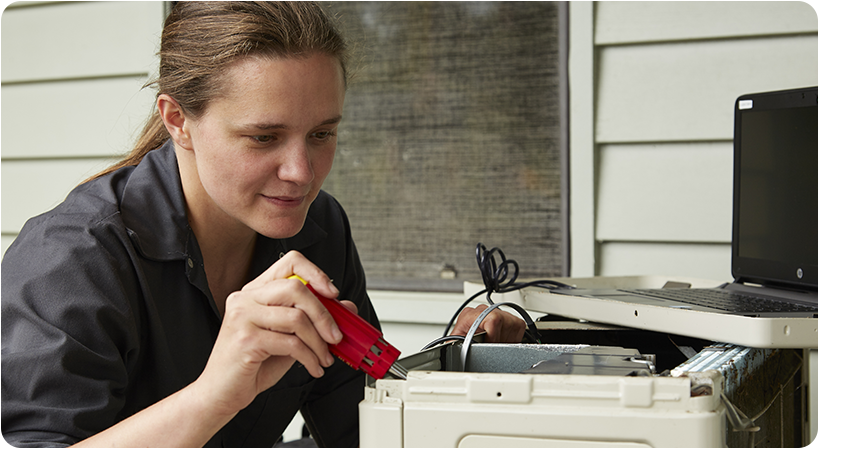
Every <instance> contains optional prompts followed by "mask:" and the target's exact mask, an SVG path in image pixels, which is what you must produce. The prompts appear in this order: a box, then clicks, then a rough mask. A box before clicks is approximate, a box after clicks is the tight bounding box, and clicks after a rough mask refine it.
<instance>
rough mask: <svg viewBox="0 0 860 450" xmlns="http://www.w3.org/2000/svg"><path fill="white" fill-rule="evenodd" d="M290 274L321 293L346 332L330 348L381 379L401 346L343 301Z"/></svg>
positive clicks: (315, 292) (352, 364)
mask: <svg viewBox="0 0 860 450" xmlns="http://www.w3.org/2000/svg"><path fill="white" fill-rule="evenodd" d="M290 278H296V279H298V280H299V281H301V282H302V283H304V284H305V286H307V287H308V289H310V291H311V292H313V294H314V295H316V296H317V298H318V299H319V301H320V302H321V303H322V304H323V306H325V307H326V309H327V310H328V312H329V313H330V314H331V316H332V317H333V318H334V321H335V323H337V326H338V327H339V328H340V332H341V333H343V339H341V341H340V342H339V343H338V344H337V345H332V344H329V346H328V347H329V351H331V352H332V354H334V355H335V356H337V357H338V358H340V359H341V360H342V361H343V362H345V363H347V364H348V365H349V366H350V367H352V368H353V369H361V371H362V372H364V373H366V374H368V375H370V376H372V377H373V378H375V379H377V380H378V379H380V378H382V377H383V376H384V375H385V374H386V373H387V372H388V369H390V368H391V365H392V364H394V362H395V361H397V358H398V357H399V356H400V350H397V349H396V348H394V346H393V345H391V344H389V343H388V342H386V341H385V339H382V332H381V331H379V330H377V329H376V328H374V327H373V325H371V324H369V323H367V321H366V320H364V319H363V318H361V316H359V315H358V314H355V313H354V312H352V311H350V310H348V309H346V307H344V306H343V305H341V303H340V302H339V301H337V300H333V299H330V298H327V297H323V296H322V295H320V294H319V293H317V291H315V290H314V288H313V287H311V285H309V284H307V282H306V281H305V280H302V279H301V278H300V277H298V276H296V275H293V276H292V277H290Z"/></svg>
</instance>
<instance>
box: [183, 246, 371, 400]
mask: <svg viewBox="0 0 860 450" xmlns="http://www.w3.org/2000/svg"><path fill="white" fill-rule="evenodd" d="M292 275H298V276H300V277H301V278H303V279H304V280H307V281H308V283H309V284H310V285H311V286H313V287H314V289H315V290H316V291H317V292H319V293H320V294H321V295H323V296H327V297H330V298H337V295H338V290H337V288H336V287H335V286H334V285H333V284H332V283H331V281H330V280H329V278H328V276H327V275H326V274H325V273H324V272H323V271H322V270H320V269H319V268H318V267H316V266H315V265H314V264H313V263H311V262H310V261H308V260H307V259H305V257H304V256H302V255H301V254H300V253H298V252H290V253H288V254H286V255H285V256H284V257H283V258H281V259H280V260H279V261H278V262H276V263H275V264H273V265H272V266H271V267H270V268H269V269H268V270H266V271H265V272H264V273H263V274H261V275H260V276H259V277H257V278H256V279H255V280H253V281H251V282H250V283H248V284H247V285H246V286H245V287H244V288H242V290H241V291H238V292H234V293H232V294H230V296H229V297H227V304H226V309H225V313H224V320H223V323H222V325H221V330H220V332H219V334H218V338H217V340H216V341H215V346H214V348H213V350H212V354H211V355H210V357H209V361H208V362H207V364H206V368H205V369H204V370H203V373H202V374H201V375H200V377H199V378H198V380H197V381H196V382H195V383H194V384H195V385H197V386H198V387H200V388H202V391H201V392H206V395H207V396H208V397H209V398H210V399H211V400H212V402H213V407H214V408H215V410H214V411H215V412H220V413H221V414H230V415H235V414H236V413H237V412H238V411H240V410H241V409H243V408H245V407H246V406H247V405H249V404H250V403H251V402H252V401H253V400H254V398H255V397H256V396H257V395H258V394H259V393H260V392H262V391H264V390H266V389H268V388H269V387H271V386H273V385H274V384H275V383H276V382H277V381H278V380H279V379H281V377H283V376H284V374H285V373H286V372H287V370H289V368H290V367H291V366H292V365H293V364H294V363H295V362H296V361H298V362H300V363H301V364H302V365H303V366H304V367H305V368H306V369H307V371H308V373H310V374H311V375H312V376H314V377H321V376H323V374H324V368H325V367H329V366H330V365H331V364H332V363H334V357H333V356H332V355H331V353H330V352H329V350H328V345H329V344H337V343H338V342H340V340H341V338H342V335H341V332H340V330H339V329H338V327H337V325H336V324H335V321H334V319H333V318H332V317H331V315H330V314H329V312H328V310H326V308H325V307H324V306H323V305H322V304H321V303H320V302H319V300H317V298H316V296H314V295H313V294H312V293H311V291H310V290H309V289H308V288H307V287H306V286H305V285H304V284H302V283H301V281H299V280H296V279H287V278H288V277H289V276H292ZM343 303H344V304H345V306H347V307H348V308H350V309H351V310H353V311H356V310H357V308H356V307H355V305H354V304H353V303H352V302H343Z"/></svg>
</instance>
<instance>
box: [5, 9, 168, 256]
mask: <svg viewBox="0 0 860 450" xmlns="http://www.w3.org/2000/svg"><path fill="white" fill-rule="evenodd" d="M163 18H164V4H163V3H162V2H47V3H38V2H19V3H14V4H12V5H9V6H8V7H7V8H6V9H5V10H4V11H3V16H2V52H0V53H2V88H0V90H2V91H0V95H2V142H1V143H0V146H1V147H2V163H0V165H2V199H0V202H2V213H3V214H2V221H0V222H2V223H0V228H2V249H3V252H5V250H6V248H8V246H9V245H10V244H11V243H12V241H13V240H14V238H15V236H17V233H18V231H19V230H20V229H21V226H23V224H24V222H25V221H26V220H27V219H28V218H29V217H32V216H34V215H36V214H40V213H42V212H44V211H47V210H49V209H50V208H52V207H54V206H55V205H57V204H58V203H59V202H61V201H62V200H63V198H65V196H66V194H67V193H68V192H69V190H71V189H72V188H73V187H74V186H75V185H77V184H78V183H79V182H80V181H82V180H84V179H85V178H86V177H87V176H89V175H91V174H93V173H95V172H97V171H99V170H101V169H103V168H104V167H107V166H108V165H109V164H110V163H112V162H114V161H115V160H116V159H117V158H118V156H119V155H121V154H123V153H125V152H127V151H128V150H129V146H130V145H131V143H132V142H133V140H134V138H135V136H136V135H137V133H138V131H139V127H140V125H141V123H142V122H143V120H144V119H145V118H146V117H147V115H148V114H149V112H150V110H151V109H150V108H151V107H152V102H153V99H154V97H153V92H152V90H150V89H142V88H143V85H144V84H145V83H146V82H147V81H148V80H149V79H151V77H152V76H153V74H154V73H155V71H157V68H158V59H157V57H156V55H155V54H156V51H157V50H158V41H159V37H160V33H161V24H162V21H163Z"/></svg>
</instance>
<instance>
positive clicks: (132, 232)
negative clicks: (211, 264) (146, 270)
mask: <svg viewBox="0 0 860 450" xmlns="http://www.w3.org/2000/svg"><path fill="white" fill-rule="evenodd" d="M311 209H313V206H312V207H311ZM120 212H121V214H122V216H123V220H124V221H125V225H126V229H127V232H128V234H129V236H131V238H132V240H133V241H134V242H135V245H136V246H137V247H138V250H139V251H140V252H141V253H142V254H143V256H145V257H147V258H149V259H154V260H176V259H184V258H186V257H187V256H189V255H188V253H189V249H190V248H192V247H193V248H196V242H195V243H193V244H192V243H191V242H190V240H191V239H194V233H193V232H192V231H191V226H190V225H189V223H188V215H187V213H186V209H185V196H184V195H183V191H182V182H181V180H180V177H179V166H178V164H177V162H176V153H175V151H174V146H173V141H172V140H170V139H168V140H167V142H165V143H164V145H162V146H161V147H159V148H157V149H155V150H151V151H150V152H149V153H147V154H146V156H144V158H143V159H142V160H141V162H140V164H138V166H137V167H135V168H134V170H133V171H132V173H131V175H130V176H129V178H128V182H127V183H126V185H125V187H124V188H123V192H122V200H121V201H120ZM326 236H327V233H326V232H325V231H324V230H323V229H322V227H320V226H319V225H318V224H317V223H316V222H315V221H314V220H313V218H312V217H311V214H310V213H309V214H308V217H307V218H306V219H305V224H304V226H303V227H302V229H301V231H299V233H298V234H296V235H295V236H293V237H290V238H286V239H268V238H265V237H263V236H259V239H261V240H263V241H265V242H262V243H258V249H261V250H262V249H264V248H268V249H270V250H264V251H263V252H262V253H263V254H260V255H259V256H261V257H263V258H265V259H269V258H277V257H280V256H282V255H283V254H284V253H286V252H289V251H290V250H302V249H304V248H307V247H309V246H311V245H313V244H315V243H317V242H319V241H321V240H323V239H324V238H325V237H326ZM260 244H263V246H260Z"/></svg>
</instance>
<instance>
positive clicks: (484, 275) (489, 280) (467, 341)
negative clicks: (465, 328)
mask: <svg viewBox="0 0 860 450" xmlns="http://www.w3.org/2000/svg"><path fill="white" fill-rule="evenodd" d="M496 255H498V257H499V258H500V261H499V262H498V263H497V261H496ZM475 258H476V259H477V262H478V269H479V270H480V271H481V279H482V280H483V283H484V289H483V290H481V291H480V292H478V293H476V294H475V295H473V296H471V297H469V299H468V300H466V301H465V302H463V304H462V305H460V307H459V308H458V309H457V312H455V313H454V316H453V317H451V320H450V321H449V322H448V326H447V327H445V332H444V333H443V334H442V337H441V338H439V339H436V340H434V341H433V342H431V343H429V344H427V345H426V346H424V349H425V350H426V349H428V348H431V347H433V346H435V345H437V344H439V343H441V342H446V341H451V340H463V349H462V353H461V359H462V363H463V369H464V370H465V368H466V360H467V358H468V352H469V346H470V345H471V342H472V337H473V336H474V335H475V332H476V331H477V329H478V327H479V326H480V324H481V322H482V321H483V320H484V318H486V317H487V315H489V314H490V313H491V312H492V311H493V310H494V309H497V308H499V307H500V306H508V307H511V308H513V309H514V310H515V311H517V313H519V314H520V316H522V318H523V320H525V321H526V325H527V327H528V331H527V333H528V334H529V335H530V337H531V340H533V341H534V342H537V343H540V334H539V333H538V331H537V327H536V326H535V324H534V321H533V320H532V319H531V317H530V316H529V315H528V313H527V312H526V311H525V310H524V309H523V308H522V307H521V306H519V305H517V304H515V303H510V302H502V303H494V302H493V299H492V294H493V293H499V294H503V293H506V292H512V291H516V290H519V289H523V288H526V287H530V286H537V287H542V288H546V289H558V288H570V286H568V285H566V284H564V283H559V282H557V281H552V280H536V281H530V282H526V283H517V282H516V280H517V277H518V276H519V271H520V268H519V264H517V262H516V261H514V260H512V259H507V258H506V257H505V253H504V252H503V251H502V250H501V249H500V248H498V247H493V248H492V249H490V250H487V247H485V246H484V244H482V243H480V242H479V243H478V245H477V247H476V248H475ZM508 276H510V279H508ZM483 294H486V295H487V303H489V304H490V307H489V308H487V309H485V310H484V311H483V312H482V313H481V314H480V315H479V316H478V318H477V319H476V320H475V322H474V323H472V326H471V327H470V328H469V332H468V333H467V334H466V336H448V333H449V332H450V331H451V327H452V326H453V325H454V322H455V321H456V320H457V317H459V316H460V313H461V312H462V311H463V309H465V308H466V306H467V305H468V304H469V303H471V302H472V301H473V300H475V299H476V298H478V297H479V296H481V295H483Z"/></svg>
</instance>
